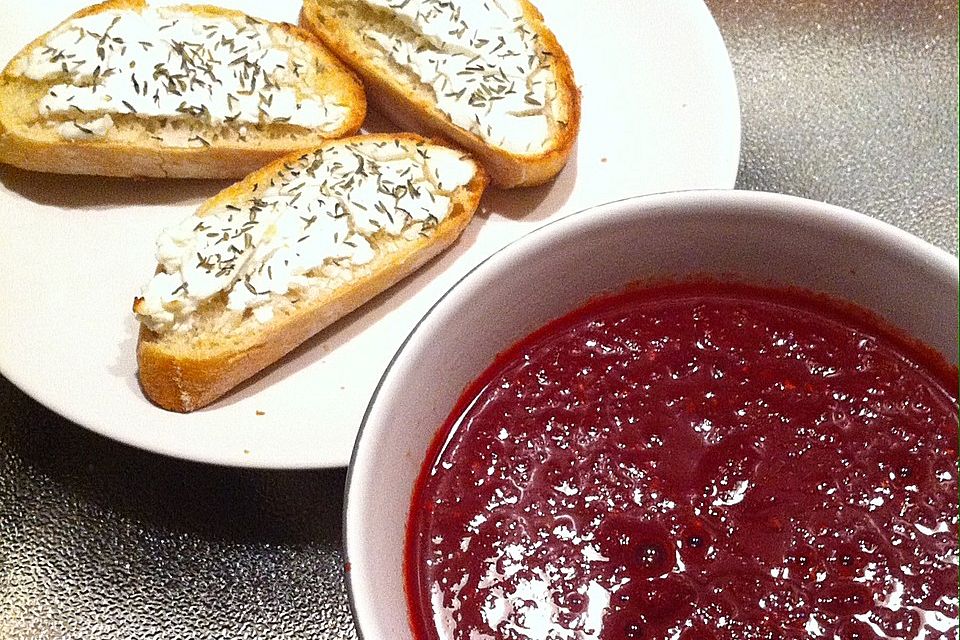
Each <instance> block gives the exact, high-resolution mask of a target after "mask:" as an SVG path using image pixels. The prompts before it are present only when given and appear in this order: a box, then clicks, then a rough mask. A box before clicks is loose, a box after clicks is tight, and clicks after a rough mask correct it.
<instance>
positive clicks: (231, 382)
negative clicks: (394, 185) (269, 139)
mask: <svg viewBox="0 0 960 640" xmlns="http://www.w3.org/2000/svg"><path fill="white" fill-rule="evenodd" d="M397 137H399V138H401V139H405V140H410V141H423V142H431V141H429V140H426V139H424V138H421V137H420V136H415V135H412V134H399V135H393V134H382V135H374V136H360V137H357V138H348V139H344V140H338V141H330V142H328V143H326V144H324V145H321V148H322V147H324V146H328V145H334V144H343V143H350V142H351V141H352V140H361V139H362V140H370V139H377V138H380V139H383V140H393V139H394V138H397ZM437 144H442V143H437ZM302 153H303V152H297V153H295V154H291V155H290V156H288V157H285V158H281V159H279V160H277V161H276V162H274V163H272V164H271V165H269V166H267V167H264V168H263V169H261V170H259V171H257V172H255V173H253V174H251V175H250V176H248V177H247V178H246V179H244V180H243V181H241V182H240V183H237V184H235V185H232V186H230V187H228V188H227V189H225V190H224V191H222V192H220V193H219V194H218V195H217V196H215V197H214V198H212V199H211V200H209V201H208V202H207V203H205V204H204V205H203V206H202V207H201V208H200V211H199V213H202V212H204V211H207V210H210V209H211V208H213V207H215V206H217V205H218V204H221V203H223V202H228V201H230V200H231V199H233V198H235V197H236V196H237V195H239V194H241V193H243V192H245V191H247V189H248V187H249V185H250V184H251V183H253V182H256V181H260V180H264V179H267V178H269V176H271V175H273V174H274V173H276V172H277V171H278V170H279V169H280V168H281V167H282V165H283V164H284V163H286V162H289V161H290V160H293V159H295V158H299V157H300V155H301V154H302ZM487 182H488V177H487V175H486V173H485V172H484V170H483V168H482V167H481V166H480V165H479V164H478V165H477V172H476V175H475V176H474V178H473V180H472V181H471V182H470V183H469V184H468V185H467V186H466V187H463V188H461V189H460V190H459V191H458V196H459V197H457V198H454V204H453V211H452V212H451V214H450V215H449V216H448V217H447V218H445V219H444V220H443V221H442V222H441V223H440V224H439V225H437V227H436V228H435V230H434V233H433V234H431V236H430V237H429V238H423V237H418V238H417V239H416V240H414V241H410V242H405V243H404V244H403V246H402V248H401V249H400V250H398V251H397V252H395V253H392V254H390V256H389V259H387V260H386V264H385V265H383V267H382V268H379V269H377V271H376V272H375V273H373V274H372V275H371V276H369V277H366V278H355V279H354V280H352V281H350V282H349V283H347V284H345V285H343V286H341V287H338V288H337V289H336V290H334V291H333V292H332V294H330V295H329V296H322V297H320V298H317V299H315V300H313V301H311V303H310V304H309V305H308V306H304V307H303V308H302V309H300V310H298V311H297V312H295V313H292V314H290V315H285V316H282V317H278V318H276V319H275V320H273V321H271V322H270V323H267V324H265V325H264V328H263V331H262V332H259V333H258V334H257V336H256V339H254V340H251V341H250V342H249V344H245V345H244V346H243V347H242V348H238V349H224V350H222V351H221V352H218V353H216V354H215V355H210V356H205V357H196V358H194V357H183V356H182V355H178V354H176V353H174V352H172V351H171V350H169V349H165V348H164V344H163V339H162V336H160V335H158V334H156V333H154V332H152V331H150V330H149V329H147V328H146V327H143V326H141V329H140V336H139V340H138V344H137V361H138V364H139V372H138V375H139V378H140V384H141V388H142V389H143V392H144V395H146V396H147V398H149V399H150V400H151V401H152V402H154V403H155V404H157V405H158V406H160V407H162V408H164V409H167V410H170V411H177V412H189V411H193V410H195V409H198V408H201V407H204V406H206V405H208V404H210V403H212V402H214V401H215V400H217V399H218V398H220V397H221V396H223V395H224V394H225V393H227V392H228V391H230V390H231V389H233V388H234V387H236V386H237V385H238V384H240V383H241V382H243V381H244V380H247V379H248V378H250V377H251V376H253V375H255V374H256V373H258V372H259V371H261V370H263V369H264V368H266V367H268V366H269V365H271V364H273V363H274V362H276V361H277V360H279V359H280V358H281V357H283V356H284V355H286V354H287V353H289V352H290V351H292V350H293V349H294V348H296V347H297V346H299V345H300V344H302V343H303V342H304V341H306V340H307V339H309V338H310V337H312V336H313V335H315V334H317V333H318V332H320V331H321V330H322V329H324V328H325V327H327V326H329V325H330V324H332V323H333V322H335V321H336V320H338V319H340V318H342V317H343V316H345V315H346V314H348V313H350V312H351V311H353V310H355V309H356V308H357V307H359V306H361V305H362V304H364V303H365V302H367V301H368V300H370V299H371V298H373V297H375V296H376V295H377V294H379V293H381V292H382V291H385V290H386V289H388V288H390V287H391V286H393V285H394V284H396V283H397V282H399V281H400V280H402V279H403V278H405V277H406V276H408V275H410V274H411V273H413V272H414V271H416V270H417V269H419V268H420V267H421V266H422V265H424V264H425V263H426V262H428V261H429V260H431V259H432V258H433V257H435V256H436V255H438V254H439V253H441V252H442V251H443V250H444V249H446V248H447V247H448V246H450V245H451V244H453V242H454V241H455V240H456V239H457V238H458V237H459V236H460V234H461V232H462V231H463V230H464V228H466V226H467V224H468V223H469V222H470V220H471V219H472V217H473V214H474V212H475V211H476V209H477V207H478V205H479V202H480V196H481V195H482V193H483V190H484V188H485V187H486V185H487Z"/></svg>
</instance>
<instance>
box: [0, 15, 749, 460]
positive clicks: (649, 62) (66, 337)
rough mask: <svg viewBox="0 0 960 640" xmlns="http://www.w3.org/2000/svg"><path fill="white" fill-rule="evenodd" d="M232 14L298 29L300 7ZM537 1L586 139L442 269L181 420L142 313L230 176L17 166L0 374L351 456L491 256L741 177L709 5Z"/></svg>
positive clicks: (496, 198)
mask: <svg viewBox="0 0 960 640" xmlns="http://www.w3.org/2000/svg"><path fill="white" fill-rule="evenodd" d="M91 1H92V0H91ZM87 2H88V0H50V1H49V2H42V3H23V4H22V6H18V8H17V11H13V12H9V15H6V16H5V17H4V20H3V21H2V22H0V59H2V60H4V61H5V60H7V59H9V58H10V57H11V56H13V55H14V53H16V51H17V50H19V49H20V48H21V47H22V46H23V45H25V44H27V43H28V42H29V41H30V40H31V39H33V38H34V37H35V36H36V35H38V34H40V33H42V32H43V31H45V30H47V29H49V28H51V27H52V26H54V25H55V24H56V23H58V22H59V21H60V20H61V19H63V18H65V17H66V16H67V15H69V14H70V13H72V12H73V11H74V10H76V9H77V8H79V7H81V6H83V5H84V4H86V3H87ZM175 3H178V2H177V1H176V0H164V1H163V2H155V4H175ZM220 4H222V5H224V6H230V7H235V8H239V9H243V10H246V11H248V12H249V13H252V14H254V15H260V16H263V17H265V18H269V19H274V20H286V21H296V19H297V15H298V11H299V7H300V0H277V1H276V2H271V3H262V2H258V1H257V0H222V1H221V2H220ZM537 4H538V6H539V7H540V9H541V10H542V12H543V14H544V15H545V17H546V20H547V23H548V24H549V25H550V26H551V27H552V28H553V29H554V31H555V32H556V34H557V36H558V37H559V39H560V41H561V42H562V43H563V44H564V45H565V47H566V49H567V52H568V54H569V55H570V58H571V59H572V61H573V65H574V68H575V72H576V77H577V82H578V83H579V84H580V86H581V87H582V90H583V122H582V130H581V135H580V139H579V142H578V146H577V149H576V152H575V156H574V158H573V159H572V160H571V162H570V164H569V166H568V167H567V168H566V169H565V170H564V171H563V173H562V174H561V175H560V177H559V178H558V179H557V180H556V181H555V182H553V183H552V184H551V185H549V186H546V187H543V188H538V189H532V190H525V191H518V192H513V193H509V194H507V193H503V194H497V193H491V194H489V196H488V197H487V198H486V199H485V201H484V204H483V206H484V209H485V212H483V213H481V214H480V215H479V216H478V217H477V219H476V220H475V221H474V222H473V223H472V225H471V227H470V228H469V229H468V230H467V232H466V233H465V235H464V237H463V239H462V240H461V241H460V242H459V243H458V244H457V245H456V246H455V247H453V248H452V249H451V250H450V251H449V252H447V253H446V254H445V255H444V256H443V257H442V258H441V259H439V260H436V261H434V262H433V263H431V264H430V265H428V266H427V267H426V268H425V269H423V270H422V271H421V272H420V273H418V274H417V275H416V276H414V277H413V278H411V279H409V280H407V281H406V282H404V283H403V284H401V285H400V286H398V287H395V288H394V289H393V290H392V291H390V292H388V293H387V294H386V295H384V296H381V297H380V298H378V299H377V300H376V301H374V302H372V303H371V304H369V305H367V306H366V307H365V308H364V309H363V310H361V311H359V312H357V313H355V314H352V315H351V316H350V317H349V318H348V319H346V320H344V321H343V322H340V323H338V324H337V325H336V326H334V327H332V328H330V329H329V330H327V331H325V332H324V333H323V334H322V335H320V336H319V337H317V338H316V339H314V340H312V341H310V342H308V343H307V344H306V345H305V346H304V347H302V348H300V349H299V350H298V351H296V352H295V353H293V354H291V356H290V357H288V358H286V359H285V360H283V361H282V362H281V363H280V364H278V365H277V366H274V367H272V368H271V369H269V370H268V371H267V372H265V373H264V374H263V375H261V376H260V377H258V378H256V379H255V380H253V381H251V382H250V383H248V384H246V385H245V386H244V387H242V388H241V389H239V390H236V391H235V392H233V393H231V394H230V395H229V396H227V397H226V398H224V399H223V400H221V401H220V402H218V403H216V404H214V405H213V406H211V407H209V408H207V409H206V410H203V411H199V412H197V413H194V414H190V415H175V414H171V413H167V412H165V411H162V410H160V409H158V408H156V407H154V406H153V405H152V404H150V403H149V402H148V401H147V400H145V399H144V398H143V396H142V394H141V393H140V389H139V387H138V385H137V378H136V361H135V357H134V347H135V344H136V334H137V324H136V322H135V320H134V318H133V316H132V314H131V312H130V305H131V302H132V300H133V297H134V296H135V295H136V294H137V293H138V292H139V289H140V287H141V286H142V285H143V284H144V283H145V282H146V280H147V279H148V278H149V276H150V275H151V274H152V273H153V270H154V267H155V261H154V256H153V253H154V240H155V238H156V237H157V234H158V233H159V232H160V230H161V229H163V228H164V227H166V226H169V225H171V224H173V223H175V222H177V221H179V220H181V219H182V218H184V217H186V216H187V215H188V214H190V213H191V212H192V211H193V210H194V209H195V207H196V206H197V204H198V203H199V202H201V201H202V200H203V199H205V198H207V197H209V196H212V195H213V194H215V193H216V192H217V191H218V190H219V189H221V188H222V187H224V186H225V183H217V182H201V181H181V182H169V181H167V182H164V181H158V180H148V181H124V180H98V179H89V178H73V177H58V176H45V175H40V174H29V173H24V172H19V171H14V170H12V169H9V168H0V228H2V229H3V232H2V233H0V290H2V291H3V292H4V301H5V304H3V305H0V372H2V374H3V375H4V376H6V377H7V378H9V379H10V380H11V381H13V382H14V383H15V384H16V385H18V386H19V387H21V388H22V389H24V390H25V391H26V392H27V393H29V394H30V395H31V396H33V397H34V398H36V399H37V400H39V401H40V402H43V403H44V404H46V405H47V406H49V407H51V408H52V409H54V410H55V411H57V412H59V413H61V414H62V415H64V416H66V417H67V418H69V419H71V420H73V421H74V422H77V423H79V424H81V425H83V426H86V427H88V428H90V429H93V430H94V431H97V432H99V433H101V434H103V435H106V436H109V437H111V438H115V439H117V440H121V441H123V442H126V443H128V444H132V445H135V446H138V447H142V448H145V449H149V450H152V451H157V452H161V453H165V454H169V455H173V456H177V457H181V458H188V459H193V460H200V461H205V462H213V463H220V464H231V465H245V466H258V467H276V468H281V467H283V468H294V467H329V466H342V465H345V464H346V463H347V461H348V459H349V456H350V449H351V447H352V446H353V441H354V438H355V436H356V432H357V428H358V427H359V424H360V420H361V418H362V416H363V411H364V408H365V407H366V405H367V401H368V400H369V398H370V394H371V393H372V392H373V389H374V387H375V386H376V383H377V380H378V379H379V378H380V375H381V373H382V372H383V369H384V368H385V367H386V365H387V363H388V361H389V358H390V356H391V355H392V354H393V353H394V352H395V351H396V349H397V347H398V346H399V345H400V341H401V340H402V339H403V336H405V335H406V334H407V333H408V332H409V331H410V329H411V328H412V327H413V325H414V324H415V323H416V321H417V319H419V318H420V317H421V316H422V315H423V313H424V312H425V311H426V310H427V308H428V307H429V306H430V304H431V303H432V302H433V301H435V300H436V298H437V297H438V296H440V295H441V294H442V293H443V292H444V291H446V290H447V289H448V288H449V287H450V286H451V285H452V284H453V283H454V282H456V281H457V279H459V278H460V277H461V276H462V275H463V274H464V273H466V272H467V271H468V270H469V269H470V268H471V267H473V266H474V265H475V264H477V263H478V262H479V261H480V260H482V259H483V258H484V257H485V256H487V255H489V254H490V252H491V251H493V250H495V249H497V248H499V247H501V246H502V245H503V244H505V243H507V242H509V241H510V240H513V239H515V238H517V237H519V236H520V235H522V234H524V233H526V232H527V231H529V230H530V229H532V228H533V227H535V226H538V225H540V224H542V223H543V222H545V221H547V220H550V219H553V218H556V217H558V216H559V215H561V214H562V213H564V212H571V211H575V210H578V209H581V208H584V207H587V206H591V205H594V204H598V203H600V202H606V201H609V200H612V199H616V198H621V197H625V196H630V195H636V194H641V193H653V192H661V191H670V190H677V189H690V188H730V187H732V186H733V184H734V180H735V177H736V171H737V164H738V160H739V141H740V115H739V103H738V100H737V93H736V85H735V83H734V78H733V72H732V70H731V67H730V61H729V58H728V56H727V52H726V49H725V48H724V45H723V41H722V40H721V38H720V35H719V32H718V31H717V28H716V25H715V23H714V22H713V19H712V18H711V16H710V14H709V12H708V11H707V9H706V7H705V6H704V5H703V3H702V2H701V1H700V0H649V1H645V2H623V1H622V0H597V1H595V2H590V3H583V2H581V1H580V0H541V1H540V2H538V3H537ZM367 128H372V129H380V128H381V126H380V125H378V124H377V123H375V122H368V127H367Z"/></svg>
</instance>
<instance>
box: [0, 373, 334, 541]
mask: <svg viewBox="0 0 960 640" xmlns="http://www.w3.org/2000/svg"><path fill="white" fill-rule="evenodd" d="M0 415H2V416H4V417H3V420H0V489H2V485H3V484H4V481H10V482H13V483H15V484H17V485H20V486H23V485H24V484H25V483H24V482H23V481H24V478H22V476H23V475H27V476H29V479H30V480H31V481H32V482H31V484H34V485H37V484H44V485H45V484H48V483H49V482H50V481H53V482H55V483H57V484H58V485H60V487H59V491H58V493H62V494H66V495H68V496H69V497H70V498H71V501H73V500H75V501H78V502H79V503H81V504H82V505H86V506H90V505H94V506H96V507H99V508H100V509H102V510H104V511H106V512H109V513H112V514H114V515H115V516H118V517H120V518H122V519H124V520H128V521H135V522H137V523H139V524H141V525H142V527H143V528H144V529H147V530H160V531H162V532H164V533H166V534H185V535H187V536H191V537H193V536H196V537H199V538H203V539H205V540H211V541H217V542H227V543H238V544H243V543H246V542H257V543H260V544H276V545H285V546H291V545H292V546H301V545H302V546H313V545H320V546H325V547H331V546H332V547H336V548H339V547H340V537H341V529H342V527H341V510H342V507H343V486H344V481H345V478H346V471H345V470H344V469H333V470H317V471H268V470H254V469H236V468H228V467H217V466H211V465H204V464H199V463H193V462H186V461H182V460H177V459H174V458H168V457H165V456H161V455H157V454H153V453H149V452H145V451H141V450H138V449H134V448H132V447H129V446H127V445H123V444H120V443H117V442H114V441H112V440H108V439H106V438H104V437H102V436H99V435H97V434H95V433H92V432H90V431H87V430H85V429H82V428H81V427H78V426H76V425H74V424H72V423H70V422H68V421H67V420H64V419H63V418H61V417H60V416H58V415H56V414H55V413H53V412H51V411H49V410H47V409H46V408H44V407H43V406H41V405H39V404H37V403H36V402H34V401H32V400H31V399H29V398H28V397H27V396H26V395H25V394H23V393H22V392H21V391H20V390H19V389H17V388H16V387H14V386H13V385H12V384H11V383H10V382H9V381H8V380H6V379H5V378H3V377H0ZM10 474H12V475H14V476H20V477H14V478H10V477H7V478H3V476H8V475H10Z"/></svg>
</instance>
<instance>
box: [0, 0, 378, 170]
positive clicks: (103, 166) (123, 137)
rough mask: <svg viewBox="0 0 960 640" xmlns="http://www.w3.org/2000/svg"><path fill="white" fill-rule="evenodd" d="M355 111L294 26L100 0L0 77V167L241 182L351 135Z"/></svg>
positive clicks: (353, 87) (357, 100)
mask: <svg viewBox="0 0 960 640" xmlns="http://www.w3.org/2000/svg"><path fill="white" fill-rule="evenodd" d="M118 17H119V21H118V22H117V23H114V22H113V20H114V19H115V18H118ZM173 21H176V24H175V25H173V26H172V27H171V26H170V24H171V23H172V22H173ZM81 29H82V31H81ZM121 36H123V37H121ZM134 40H135V41H134ZM284 57H285V59H284ZM211 60H213V61H218V62H219V63H222V65H221V66H211V63H210V61H211ZM138 63H139V64H138ZM94 65H95V66H94ZM278 65H279V66H278ZM281 66H282V67H283V68H280V67H281ZM91 67H93V68H92V69H91ZM234 70H235V73H236V75H234ZM254 78H256V79H255V80H254ZM267 80H269V82H267ZM91 87H92V88H91ZM78 102H79V103H80V106H77V103H78ZM305 102H306V103H307V107H303V106H302V105H303V104H304V103H305ZM304 108H310V109H311V111H312V112H311V113H308V112H306V111H303V109H304ZM365 114H366V98H365V96H364V93H363V88H362V86H361V85H360V83H359V81H358V80H357V78H356V76H354V75H353V73H352V72H351V71H350V70H349V69H347V68H346V67H345V66H344V65H343V64H342V63H341V62H340V61H339V60H338V59H337V58H336V57H335V56H333V55H331V54H330V53H329V52H328V51H327V50H326V49H325V48H324V47H323V45H322V44H321V43H320V42H319V41H318V40H317V39H316V38H315V37H314V36H312V35H311V34H309V33H308V32H306V31H305V30H303V29H300V28H298V27H294V26H291V25H288V24H281V23H269V22H265V21H261V20H255V19H253V18H251V17H249V16H246V15H245V14H243V13H240V12H237V11H228V10H225V9H219V8H216V7H209V6H190V5H182V6H177V7H162V8H156V9H153V8H151V7H148V6H147V5H146V3H145V2H144V1H143V0H109V1H108V2H103V3H102V4H98V5H94V6H91V7H88V8H86V9H83V10H81V11H79V12H77V13H75V14H73V15H72V16H70V17H69V18H67V20H65V21H64V22H63V23H61V24H60V25H59V26H57V27H56V28H55V29H53V30H52V31H50V32H48V33H46V34H43V35H41V36H40V37H38V38H37V39H36V40H34V41H33V42H32V43H31V44H30V45H28V46H27V47H25V48H24V49H23V50H22V51H21V52H20V53H18V54H17V55H16V56H15V57H14V58H13V59H12V60H11V61H10V63H9V64H8V65H7V66H6V68H5V69H4V71H3V73H2V74H0V162H5V163H8V164H11V165H14V166H16V167H20V168H23V169H30V170H35V171H45V172H54V173H74V174H91V175H109V176H152V177H176V178H185V177H194V178H228V177H230V178H239V177H242V176H244V175H246V174H247V173H249V172H251V171H253V170H254V169H256V168H258V167H262V166H263V165H264V164H266V163H267V162H270V161H272V160H274V159H276V158H278V157H280V156H283V155H286V154H288V153H290V152H291V151H293V150H296V149H303V148H310V147H313V146H316V145H318V144H320V143H321V142H322V141H323V140H326V139H330V138H338V137H342V136H345V135H350V134H353V133H354V132H356V131H357V130H358V129H359V127H360V124H361V123H362V121H363V119H364V116H365ZM288 118H289V119H290V120H289V121H287V119H288Z"/></svg>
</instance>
